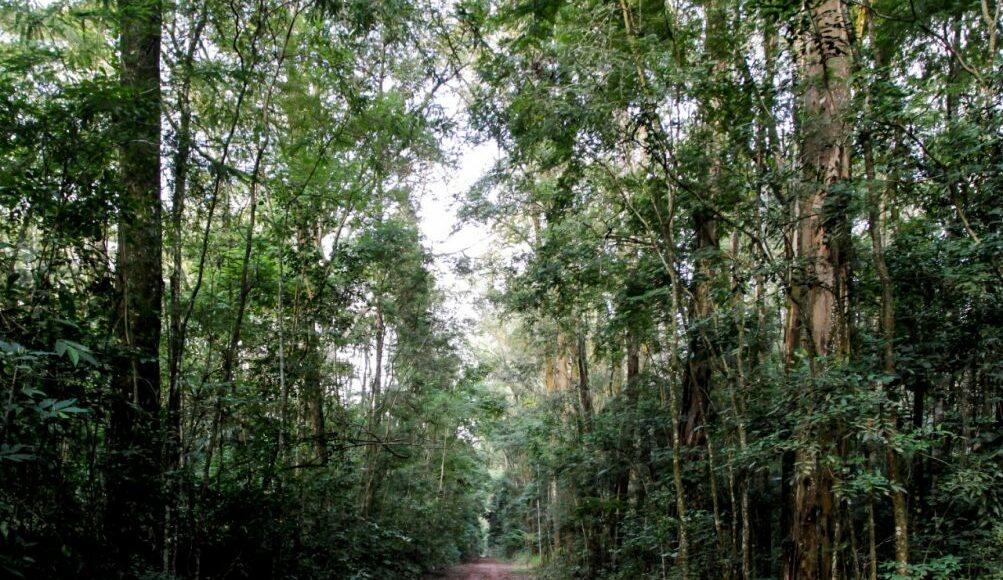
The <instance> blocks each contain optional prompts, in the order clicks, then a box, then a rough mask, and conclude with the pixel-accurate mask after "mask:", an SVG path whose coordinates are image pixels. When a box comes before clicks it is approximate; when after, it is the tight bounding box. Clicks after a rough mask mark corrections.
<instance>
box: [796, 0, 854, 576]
mask: <svg viewBox="0 0 1003 580" xmlns="http://www.w3.org/2000/svg"><path fill="white" fill-rule="evenodd" d="M845 11H846V6H845V5H844V3H843V1H842V0H811V1H808V2H806V3H805V5H804V11H803V14H802V21H801V24H800V27H799V36H798V38H797V43H796V50H797V55H796V58H797V59H798V75H799V78H800V81H801V82H802V83H803V87H802V89H801V90H802V94H801V98H800V107H799V117H798V118H799V122H800V124H799V130H800V165H801V171H802V176H803V186H802V189H801V190H800V191H797V199H796V203H797V225H796V232H795V236H796V248H797V254H796V259H797V264H796V266H795V270H794V274H793V280H792V282H791V288H790V301H791V305H790V308H789V310H788V316H790V317H791V319H790V322H789V324H788V327H787V329H788V332H789V333H791V335H790V336H788V338H787V348H788V358H789V359H790V358H791V357H793V356H794V354H795V353H794V351H795V350H801V349H804V350H805V351H807V352H808V353H809V357H810V361H809V364H810V367H811V371H810V372H811V376H812V379H811V380H809V381H807V382H806V383H804V384H803V386H802V388H804V389H813V388H814V386H813V385H814V384H815V379H816V378H817V377H818V374H819V373H821V372H823V369H824V368H825V367H827V366H831V365H833V364H834V362H833V361H838V360H840V359H845V358H846V357H848V356H849V354H850V353H849V344H850V343H849V335H848V325H847V321H846V315H847V312H846V304H847V295H846V294H847V288H848V285H847V283H848V279H849V259H848V256H847V252H848V251H849V246H848V243H847V240H848V231H847V223H846V218H845V211H846V208H845V199H842V197H843V192H842V191H841V190H840V187H841V186H844V185H845V184H846V183H847V182H848V180H849V178H850V152H851V149H852V141H851V132H850V125H849V124H848V122H847V119H846V116H847V113H848V105H849V104H850V66H851V58H852V57H851V51H850V48H851V47H850V37H849V28H848V25H847V22H846V13H845ZM816 399H817V397H816V396H815V394H814V393H810V392H809V393H807V396H806V398H805V400H808V401H810V402H809V405H812V404H814V403H812V402H813V401H815V400H816ZM807 412H809V413H811V412H813V409H810V408H809V409H808V410H807ZM827 431H828V428H827V427H823V428H822V432H814V430H809V431H808V433H807V437H809V438H812V439H814V438H817V439H818V440H819V441H820V443H821V444H820V445H818V446H815V445H814V444H809V445H808V446H807V449H803V450H800V451H798V453H797V455H796V457H795V462H796V469H795V475H794V483H793V490H792V493H793V498H792V499H793V517H792V518H791V522H790V526H791V529H790V535H791V542H790V543H788V544H787V545H788V553H787V554H786V555H785V560H784V564H785V567H784V577H785V578H820V577H824V576H827V575H830V574H833V575H836V574H835V572H836V569H835V568H834V564H833V561H834V552H835V551H836V550H838V545H837V542H838V539H837V538H834V537H833V534H834V525H835V524H836V517H837V515H836V513H835V509H836V505H835V499H834V495H833V489H832V486H833V476H832V474H831V472H830V468H829V467H828V466H827V465H826V457H825V454H827V453H829V452H831V449H832V448H833V446H834V439H835V437H836V436H837V434H835V433H831V432H827Z"/></svg>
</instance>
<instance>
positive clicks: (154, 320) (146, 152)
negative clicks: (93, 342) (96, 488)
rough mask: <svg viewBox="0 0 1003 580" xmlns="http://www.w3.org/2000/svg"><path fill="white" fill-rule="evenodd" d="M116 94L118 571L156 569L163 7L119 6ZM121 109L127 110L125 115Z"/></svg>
mask: <svg viewBox="0 0 1003 580" xmlns="http://www.w3.org/2000/svg"><path fill="white" fill-rule="evenodd" d="M118 11H119V19H120V20H119V23H120V26H121V32H120V39H119V42H120V51H121V61H122V62H121V85H122V89H123V91H124V93H125V95H126V99H125V100H124V101H123V108H122V110H121V112H120V117H119V120H118V127H119V130H120V131H121V137H122V142H121V146H120V170H121V176H122V195H121V198H120V207H119V223H118V255H117V264H116V274H117V290H118V294H119V297H118V310H117V313H116V321H115V334H116V336H117V338H118V340H119V342H120V344H121V353H120V355H119V356H117V357H116V364H115V369H114V373H113V376H112V397H111V398H112V400H111V416H110V426H109V432H108V442H109V447H110V451H111V453H110V456H109V466H108V471H107V485H108V498H109V499H108V506H107V511H106V513H105V533H106V534H107V535H108V537H109V539H110V540H111V541H110V542H109V543H110V545H112V546H115V547H116V549H117V551H118V553H119V555H120V556H121V559H122V560H123V562H124V561H130V560H131V561H135V560H139V561H140V562H142V564H143V565H144V566H149V567H151V568H152V567H154V566H156V563H157V560H158V557H159V555H160V543H161V539H162V538H161V536H162V533H163V527H162V517H163V508H162V498H163V494H162V491H161V488H160V487H161V475H162V474H161V469H160V444H161V439H162V437H161V432H160V358H159V357H160V353H159V348H160V313H161V298H162V296H163V287H164V284H163V279H162V277H161V245H162V229H161V227H162V226H161V213H162V212H161V204H160V107H161V95H160V24H161V5H160V2H159V0H120V1H119V3H118ZM126 103H127V105H126Z"/></svg>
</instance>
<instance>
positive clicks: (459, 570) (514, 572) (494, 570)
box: [438, 558, 532, 580]
mask: <svg viewBox="0 0 1003 580" xmlns="http://www.w3.org/2000/svg"><path fill="white" fill-rule="evenodd" d="M438 578H440V579H441V580H530V579H531V578H532V576H530V575H529V573H528V572H527V571H526V569H525V568H521V567H519V566H517V565H516V564H506V563H503V562H499V561H498V560H492V559H490V558H485V559H481V560H475V561H473V562H469V563H467V564H460V565H459V566H453V567H452V568H450V569H449V570H446V574H445V575H444V576H439V577H438Z"/></svg>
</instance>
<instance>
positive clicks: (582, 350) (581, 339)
mask: <svg viewBox="0 0 1003 580" xmlns="http://www.w3.org/2000/svg"><path fill="white" fill-rule="evenodd" d="M577 351H578V352H577V356H576V358H577V359H578V399H579V403H580V404H581V406H582V422H583V425H584V429H585V431H590V430H591V429H592V414H593V411H592V392H591V391H590V390H589V389H590V387H589V361H588V349H587V348H586V343H585V333H584V332H583V333H580V334H579V335H578V347H577Z"/></svg>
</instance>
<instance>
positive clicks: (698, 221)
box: [682, 0, 729, 447]
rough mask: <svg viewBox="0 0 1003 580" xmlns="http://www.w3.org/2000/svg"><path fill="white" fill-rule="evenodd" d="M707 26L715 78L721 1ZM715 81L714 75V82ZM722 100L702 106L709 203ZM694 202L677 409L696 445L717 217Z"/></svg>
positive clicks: (710, 7) (719, 63)
mask: <svg viewBox="0 0 1003 580" xmlns="http://www.w3.org/2000/svg"><path fill="white" fill-rule="evenodd" d="M706 11H707V27H706V37H705V42H704V44H705V46H706V51H707V56H708V57H709V59H710V61H711V66H712V67H713V75H714V76H715V77H718V76H721V75H723V74H725V71H726V70H727V66H728V51H729V38H728V36H727V34H726V31H727V25H728V21H727V13H726V11H725V8H724V2H722V1H721V0H708V1H707V2H706ZM717 80H719V79H715V81H717ZM722 104H723V103H721V102H720V98H718V97H717V96H714V97H711V98H710V99H709V100H708V102H706V103H705V104H704V107H703V108H704V114H705V116H706V117H708V119H709V125H710V127H709V131H710V136H709V139H710V147H709V152H708V155H709V157H710V163H711V166H710V176H709V177H710V179H709V183H710V188H709V190H708V191H707V194H706V195H707V197H708V201H709V203H714V200H715V199H716V198H718V197H719V196H718V194H719V191H720V189H721V181H722V178H723V172H724V169H723V167H722V159H723V149H724V146H723V143H722V135H721V131H720V126H719V123H718V115H719V114H720V112H719V109H720V108H721V106H722ZM697 203H698V204H700V205H699V206H698V207H697V208H696V209H695V210H694V211H693V231H694V233H695V235H696V244H695V247H694V254H695V256H696V259H695V261H696V276H695V279H694V288H693V328H692V329H691V330H690V336H689V346H690V348H689V360H688V361H687V364H686V380H685V381H684V382H683V394H682V413H683V420H684V421H685V424H684V425H683V434H682V437H683V441H684V442H685V443H686V445H689V446H692V447H698V446H700V445H701V444H702V439H703V433H704V426H705V425H706V424H707V421H708V416H707V414H708V412H709V411H710V393H711V387H712V385H711V380H712V376H711V360H712V358H713V356H714V353H713V352H712V347H711V344H710V340H709V339H708V335H707V332H706V327H707V325H708V324H709V321H710V318H711V316H712V315H713V313H714V303H713V300H712V298H711V282H712V279H713V277H714V272H715V264H714V262H715V257H716V255H717V253H718V251H719V235H718V227H717V225H718V224H717V216H716V215H715V214H714V211H713V209H712V208H711V207H708V206H706V205H704V204H705V203H706V202H704V201H703V200H700V201H698V202H697Z"/></svg>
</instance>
